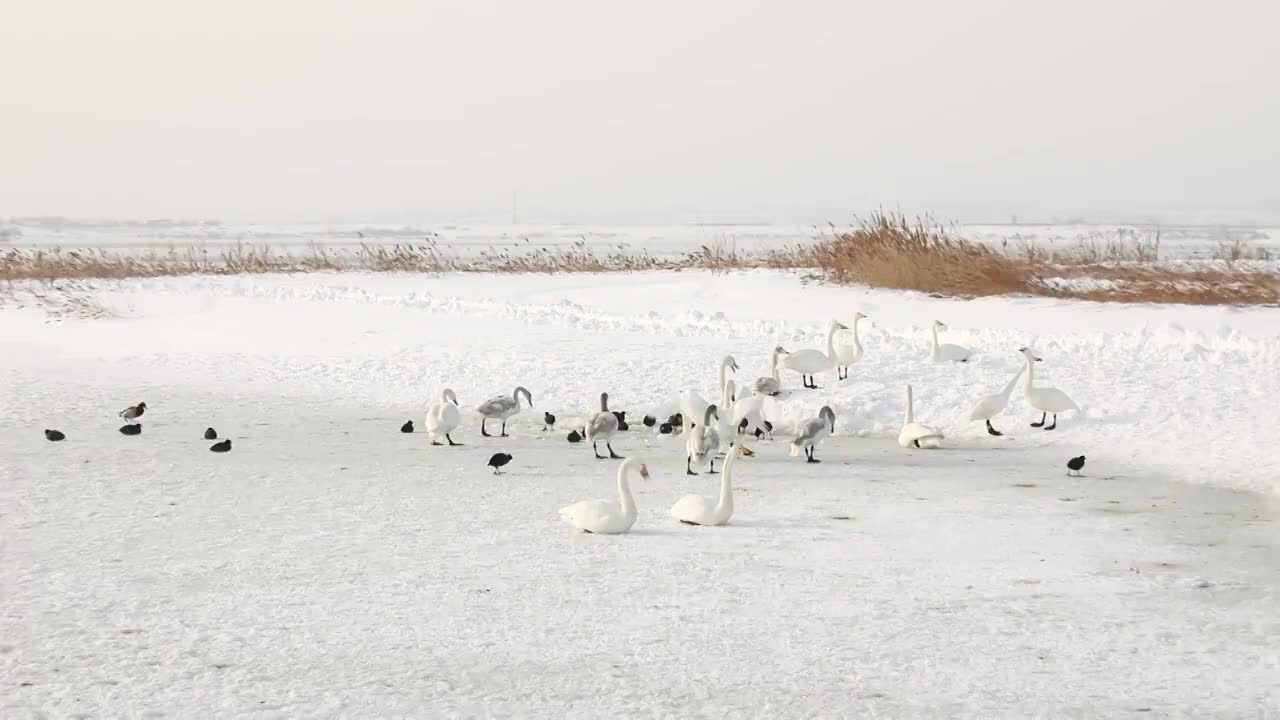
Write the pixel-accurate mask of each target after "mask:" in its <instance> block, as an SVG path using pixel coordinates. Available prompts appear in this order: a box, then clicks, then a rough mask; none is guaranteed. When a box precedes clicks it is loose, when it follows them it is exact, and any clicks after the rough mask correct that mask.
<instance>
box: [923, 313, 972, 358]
mask: <svg viewBox="0 0 1280 720" xmlns="http://www.w3.org/2000/svg"><path fill="white" fill-rule="evenodd" d="M939 329H942V330H946V329H947V326H946V325H944V324H943V323H942V321H941V320H934V321H933V348H932V351H931V352H930V353H929V357H930V358H931V359H932V360H933V361H934V362H969V358H970V357H972V356H973V351H972V350H970V349H969V348H967V347H961V346H960V345H951V344H949V343H948V344H943V345H939V344H938V330H939Z"/></svg>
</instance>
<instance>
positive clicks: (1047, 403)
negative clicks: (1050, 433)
mask: <svg viewBox="0 0 1280 720" xmlns="http://www.w3.org/2000/svg"><path fill="white" fill-rule="evenodd" d="M1018 352H1020V353H1022V355H1023V356H1024V357H1026V358H1027V404H1029V405H1030V406H1031V407H1033V408H1035V409H1037V410H1039V411H1040V422H1034V423H1031V427H1038V428H1044V429H1045V430H1052V429H1054V428H1056V427H1058V413H1060V412H1067V411H1068V410H1079V409H1080V407H1079V406H1077V405H1076V404H1075V402H1074V401H1073V400H1072V399H1071V398H1069V397H1067V394H1066V393H1064V392H1062V391H1061V390H1059V389H1058V388H1052V387H1035V374H1036V369H1035V366H1034V365H1032V364H1031V363H1033V362H1041V358H1038V357H1036V354H1035V353H1034V352H1032V351H1031V348H1025V347H1024V348H1021V349H1020V350H1018ZM1049 413H1053V423H1052V424H1049V425H1045V424H1044V421H1045V419H1046V418H1048V417H1049Z"/></svg>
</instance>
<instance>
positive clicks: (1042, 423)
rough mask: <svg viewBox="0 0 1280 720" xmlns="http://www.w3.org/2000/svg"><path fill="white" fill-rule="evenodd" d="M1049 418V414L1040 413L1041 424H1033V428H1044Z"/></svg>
mask: <svg viewBox="0 0 1280 720" xmlns="http://www.w3.org/2000/svg"><path fill="white" fill-rule="evenodd" d="M1047 417H1049V413H1040V422H1034V423H1031V427H1044V421H1045V418H1047Z"/></svg>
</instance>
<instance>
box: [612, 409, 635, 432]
mask: <svg viewBox="0 0 1280 720" xmlns="http://www.w3.org/2000/svg"><path fill="white" fill-rule="evenodd" d="M610 412H612V413H613V416H614V417H616V418H618V432H623V431H626V430H630V429H631V426H630V425H628V424H627V411H626V410H612V411H610Z"/></svg>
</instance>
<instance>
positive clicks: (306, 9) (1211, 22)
mask: <svg viewBox="0 0 1280 720" xmlns="http://www.w3.org/2000/svg"><path fill="white" fill-rule="evenodd" d="M1277 88H1280V2H1278V1H1277V0H1255V1H1245V0H1226V1H1222V2H1212V3H1210V2H1201V1H1199V0H1186V1H1179V0H1073V1H1072V2H1065V1H1063V2H1050V1H1048V0H1044V1H1041V0H963V1H960V0H930V1H920V2H909V1H908V0H877V1H875V2H870V1H858V2H836V1H832V2H779V1H778V0H773V1H772V2H754V1H751V0H717V1H714V2H713V1H711V0H702V1H699V2H695V1H694V0H680V1H671V2H667V1H658V0H647V1H645V2H627V3H623V2H609V1H606V0H581V1H577V0H572V1H571V0H539V1H536V2H535V1H529V2H524V1H517V0H511V1H510V2H486V1H481V0H466V1H465V2H464V1H462V0H457V1H455V2H426V1H419V2H393V1H391V0H378V1H377V2H356V1H355V0H352V1H351V2H323V1H316V0H307V1H306V2H283V1H275V2H272V1H271V0H254V1H248V0H222V1H220V2H208V3H200V4H199V7H198V8H197V7H195V4H194V3H185V2H172V1H169V0H163V1H160V0H158V1H155V2H144V1H142V0H112V1H111V2H98V1H96V0H95V1H90V0H85V1H83V2H57V1H54V0H48V1H45V0H41V1H38V2H37V1H36V0H30V1H28V2H18V1H17V0H15V1H13V2H5V3H3V5H0V217H3V216H17V215H30V214H58V215H71V216H109V217H119V218H124V217H139V216H152V217H154V216H169V217H215V218H223V219H264V220H268V219H286V218H290V219H306V218H317V219H319V218H334V217H338V216H344V215H345V216H350V217H353V218H363V217H369V216H371V215H375V214H379V213H388V212H396V211H404V210H414V209H425V208H435V209H463V208H502V207H506V206H508V205H509V204H510V202H511V193H512V190H513V188H519V197H520V204H521V205H522V206H528V207H544V208H562V209H579V210H588V211H597V212H605V213H607V212H610V211H613V210H621V209H631V210H635V209H662V208H673V207H679V208H686V209H687V208H692V209H694V210H697V211H706V212H708V213H713V212H719V213H724V212H729V213H740V214H742V215H743V216H744V217H752V216H769V215H771V214H772V215H777V214H784V213H793V212H794V211H796V210H799V211H800V212H801V213H804V212H812V213H815V214H820V213H824V212H830V211H832V210H833V209H834V210H835V211H836V212H844V211H863V210H866V209H869V208H871V207H874V206H876V205H879V204H885V205H889V206H897V207H902V208H904V209H908V210H911V211H927V210H932V211H936V212H940V213H951V214H955V215H964V216H967V217H969V218H978V217H984V216H985V217H990V218H992V219H1004V218H1006V217H1008V215H1009V214H1011V213H1015V212H1020V213H1023V214H1024V215H1034V214H1037V213H1040V214H1062V213H1070V212H1077V211H1088V210H1091V209H1118V210H1132V211H1133V212H1135V213H1139V212H1155V211H1170V212H1172V211H1178V210H1195V209H1243V210H1266V211H1272V212H1276V211H1280V130H1278V128H1280V91H1278V90H1277ZM816 219H820V218H816ZM833 219H835V218H833Z"/></svg>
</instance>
